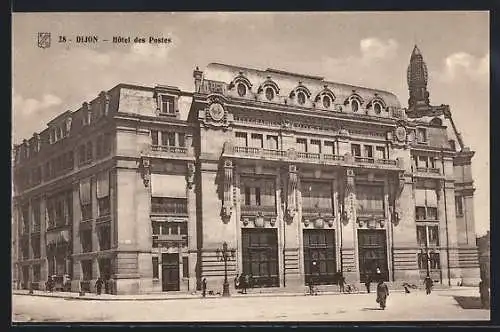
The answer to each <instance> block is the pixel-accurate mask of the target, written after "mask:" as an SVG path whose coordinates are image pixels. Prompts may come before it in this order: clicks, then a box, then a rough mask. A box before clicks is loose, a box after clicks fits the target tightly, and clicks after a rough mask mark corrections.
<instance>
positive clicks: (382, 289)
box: [377, 280, 389, 310]
mask: <svg viewBox="0 0 500 332" xmlns="http://www.w3.org/2000/svg"><path fill="white" fill-rule="evenodd" d="M388 296H389V287H387V285H386V284H385V283H384V281H383V280H380V281H379V282H378V285H377V303H378V304H379V305H380V308H381V309H382V310H385V307H386V304H387V297H388Z"/></svg>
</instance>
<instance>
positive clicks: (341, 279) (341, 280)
mask: <svg viewBox="0 0 500 332" xmlns="http://www.w3.org/2000/svg"><path fill="white" fill-rule="evenodd" d="M338 278H339V279H338V282H339V292H341V293H343V292H344V286H345V277H344V274H343V273H342V272H340V274H339V277H338Z"/></svg>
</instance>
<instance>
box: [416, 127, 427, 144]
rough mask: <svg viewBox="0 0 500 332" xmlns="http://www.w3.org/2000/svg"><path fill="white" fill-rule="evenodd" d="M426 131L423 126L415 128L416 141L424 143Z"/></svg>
mask: <svg viewBox="0 0 500 332" xmlns="http://www.w3.org/2000/svg"><path fill="white" fill-rule="evenodd" d="M426 142H427V133H426V130H425V129H424V128H417V143H426Z"/></svg>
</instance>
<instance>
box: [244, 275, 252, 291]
mask: <svg viewBox="0 0 500 332" xmlns="http://www.w3.org/2000/svg"><path fill="white" fill-rule="evenodd" d="M252 286H253V285H252V275H251V274H246V275H245V294H246V293H247V289H248V288H251V287H252Z"/></svg>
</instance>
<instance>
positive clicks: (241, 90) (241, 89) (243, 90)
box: [237, 83, 247, 97]
mask: <svg viewBox="0 0 500 332" xmlns="http://www.w3.org/2000/svg"><path fill="white" fill-rule="evenodd" d="M237 90H238V96H240V97H243V96H244V95H246V94H247V87H246V85H245V84H243V83H238V87H237Z"/></svg>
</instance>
